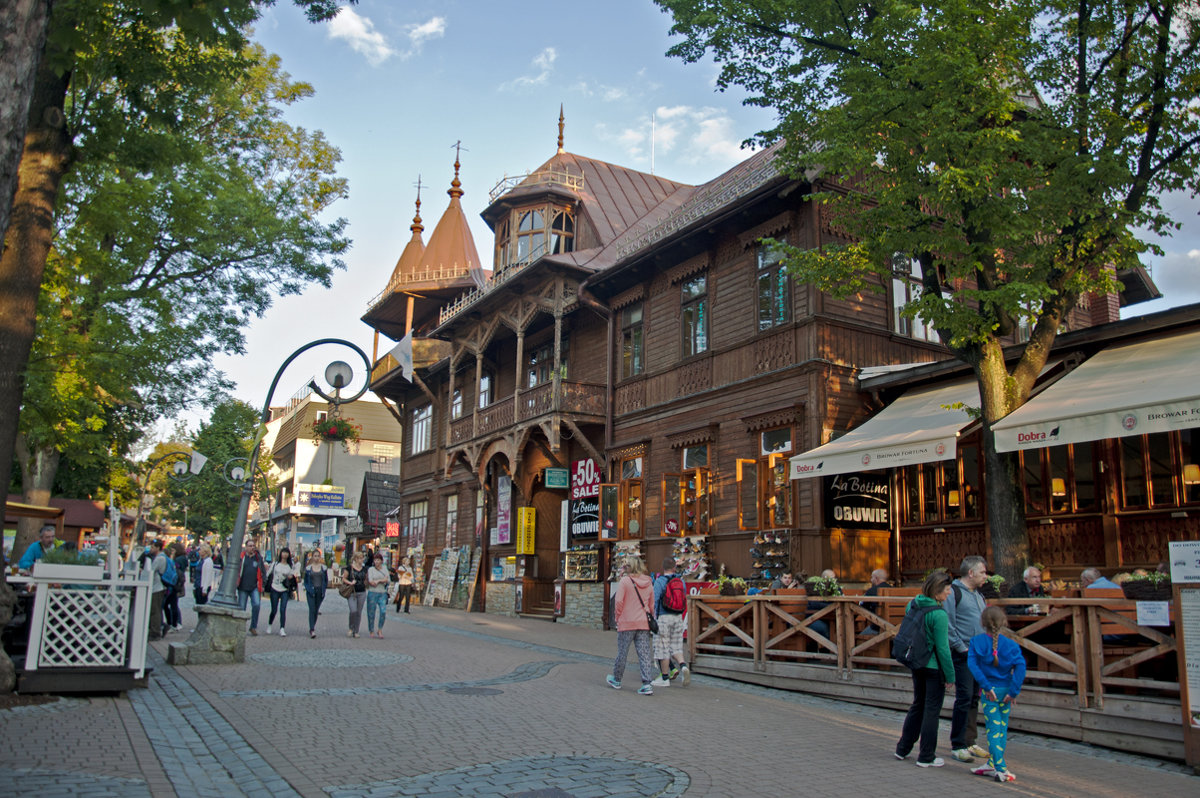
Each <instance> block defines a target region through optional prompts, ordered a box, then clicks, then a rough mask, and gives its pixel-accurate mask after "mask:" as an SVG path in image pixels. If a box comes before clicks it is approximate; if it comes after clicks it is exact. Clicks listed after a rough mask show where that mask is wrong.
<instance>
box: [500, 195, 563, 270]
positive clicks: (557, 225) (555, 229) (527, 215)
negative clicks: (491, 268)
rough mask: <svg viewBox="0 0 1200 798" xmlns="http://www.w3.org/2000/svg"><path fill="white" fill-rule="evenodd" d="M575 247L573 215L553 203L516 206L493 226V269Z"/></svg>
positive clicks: (530, 261) (524, 262)
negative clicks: (494, 262)
mask: <svg viewBox="0 0 1200 798" xmlns="http://www.w3.org/2000/svg"><path fill="white" fill-rule="evenodd" d="M574 249H575V217H574V215H573V214H572V213H571V211H570V210H568V209H566V208H562V207H558V206H554V205H540V206H537V207H534V208H517V209H515V210H513V211H512V214H511V215H510V217H509V218H508V219H505V220H503V221H501V222H499V223H498V224H497V225H496V263H497V270H498V271H502V270H503V269H506V268H508V267H510V266H520V265H524V264H527V263H533V262H534V261H536V260H537V259H538V258H540V257H542V256H543V255H558V254H561V253H564V252H572V251H574Z"/></svg>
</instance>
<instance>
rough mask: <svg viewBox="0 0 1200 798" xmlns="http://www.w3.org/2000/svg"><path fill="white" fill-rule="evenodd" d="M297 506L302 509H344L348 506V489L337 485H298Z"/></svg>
mask: <svg viewBox="0 0 1200 798" xmlns="http://www.w3.org/2000/svg"><path fill="white" fill-rule="evenodd" d="M296 504H298V505H300V506H302V507H331V508H335V509H338V510H340V509H342V508H343V507H345V506H346V489H345V488H344V487H338V486H336V485H305V484H303V483H300V484H298V485H296Z"/></svg>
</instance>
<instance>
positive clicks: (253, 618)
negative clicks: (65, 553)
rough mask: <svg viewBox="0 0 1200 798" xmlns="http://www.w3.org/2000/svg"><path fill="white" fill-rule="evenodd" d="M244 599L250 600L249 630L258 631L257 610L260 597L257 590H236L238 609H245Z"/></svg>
mask: <svg viewBox="0 0 1200 798" xmlns="http://www.w3.org/2000/svg"><path fill="white" fill-rule="evenodd" d="M246 599H249V600H250V628H251V629H258V608H259V606H261V605H262V596H260V595H259V593H258V589H257V588H256V589H254V590H241V589H239V590H238V609H242V610H244V609H246Z"/></svg>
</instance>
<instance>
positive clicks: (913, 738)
mask: <svg viewBox="0 0 1200 798" xmlns="http://www.w3.org/2000/svg"><path fill="white" fill-rule="evenodd" d="M951 581H952V580H951V576H950V574H948V573H946V572H945V571H934V572H933V573H931V574H930V575H929V576H928V577H927V578H926V579H925V584H924V586H923V587H922V588H921V595H919V596H917V597H916V598H914V599H913V600H912V601H911V602H910V603H909V605H908V607H907V609H906V610H905V613H906V614H907V613H908V612H910V611H912V610H913V609H914V608H915V609H917V610H918V611H919V610H924V611H925V617H924V618H922V619H921V620H922V623H923V625H924V627H925V628H924V631H925V645H926V649H925V650H926V651H927V652H928V655H929V656H928V659H927V660H926V662H925V664H924V665H920V664H919V663H918V666H917V667H914V668H913V669H912V680H913V701H912V705H911V706H910V707H909V708H908V714H907V715H905V716H904V727H903V729H902V731H901V732H900V741H899V742H897V743H896V758H897V759H907V758H908V755H909V753H911V752H912V749H913V745H915V744H916V742H917V739H918V738H920V741H921V747H920V749H919V750H918V751H917V767H920V768H940V767H941V766H942V765H944V764H946V763H945V761H944V760H943V759H942V758H941V757H939V756H934V754H936V753H937V733H938V716H939V715H940V714H941V711H942V699H943V698H945V696H946V688H947V687H949V686H951V685H953V684H954V673H955V671H954V658H953V657H951V656H950V641H949V633H948V627H949V618H948V617H947V615H946V612H945V609H944V608H943V607H942V602H944V601H945V600H946V596H948V595H950V582H951Z"/></svg>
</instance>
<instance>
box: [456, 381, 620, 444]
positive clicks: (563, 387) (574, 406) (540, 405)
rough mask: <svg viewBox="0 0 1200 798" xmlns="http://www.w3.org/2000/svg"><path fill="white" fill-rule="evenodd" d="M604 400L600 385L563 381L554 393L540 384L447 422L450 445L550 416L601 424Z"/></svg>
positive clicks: (550, 385)
mask: <svg viewBox="0 0 1200 798" xmlns="http://www.w3.org/2000/svg"><path fill="white" fill-rule="evenodd" d="M605 399H606V391H605V388H604V386H603V385H596V384H594V383H588V382H566V381H564V382H562V383H560V384H559V386H558V391H557V392H556V391H555V390H554V383H553V382H547V383H543V384H542V385H538V386H537V387H535V388H530V389H529V390H526V391H521V392H520V393H519V394H517V395H516V397H514V396H506V397H504V398H503V399H500V400H499V401H497V402H494V403H492V404H490V405H488V406H487V407H485V408H483V409H481V410H480V411H479V413H478V415H477V416H476V415H470V416H465V417H463V418H460V419H457V420H455V421H453V422H451V423H450V445H451V446H455V445H458V444H461V443H466V442H467V441H471V440H474V439H475V438H486V437H491V436H494V435H496V434H497V433H499V432H501V431H503V430H505V429H507V428H508V427H512V426H514V425H518V424H524V423H528V422H533V421H537V420H539V419H541V418H543V417H545V416H549V415H554V414H563V415H568V416H573V417H582V418H583V419H584V420H586V421H601V420H603V418H604V410H605V404H604V403H605Z"/></svg>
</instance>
